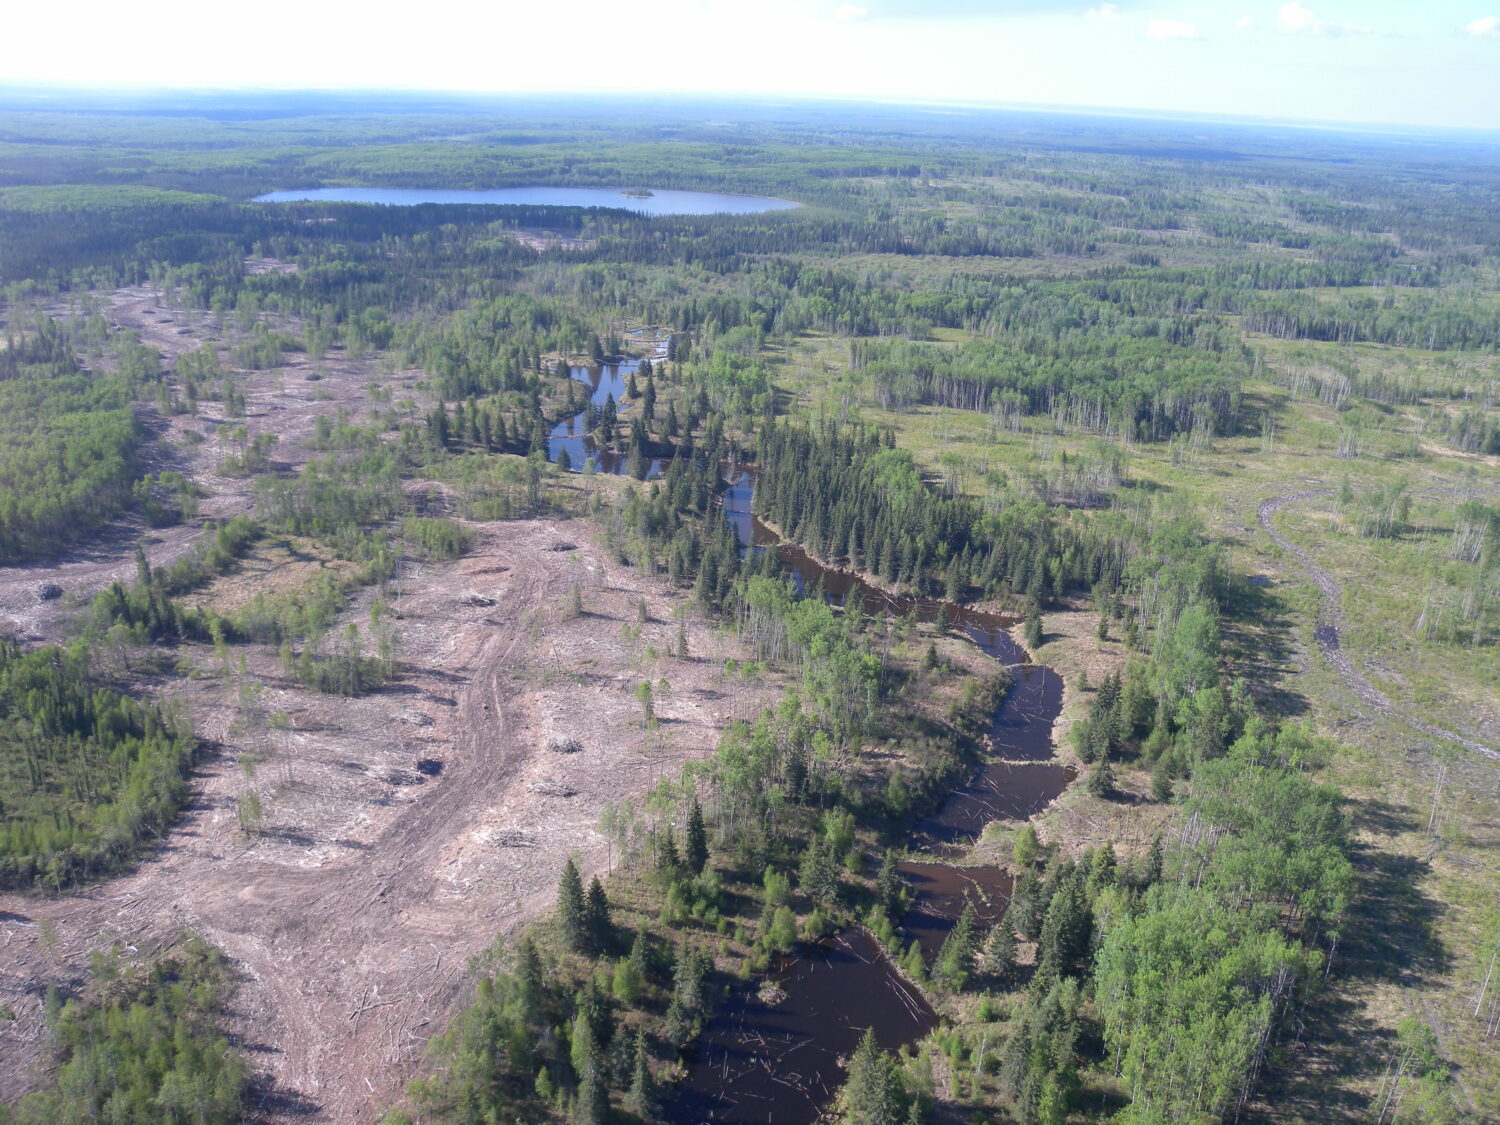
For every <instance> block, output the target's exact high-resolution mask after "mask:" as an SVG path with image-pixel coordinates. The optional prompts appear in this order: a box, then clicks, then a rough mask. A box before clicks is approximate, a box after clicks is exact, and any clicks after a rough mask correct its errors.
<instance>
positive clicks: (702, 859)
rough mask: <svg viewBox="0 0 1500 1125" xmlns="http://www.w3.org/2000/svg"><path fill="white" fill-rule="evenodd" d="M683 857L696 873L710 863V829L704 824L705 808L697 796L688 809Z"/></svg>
mask: <svg viewBox="0 0 1500 1125" xmlns="http://www.w3.org/2000/svg"><path fill="white" fill-rule="evenodd" d="M683 859H684V860H685V861H686V863H687V869H688V870H689V871H691V872H692V873H693V874H694V875H697V874H699V873H700V872H701V871H702V870H703V868H704V866H705V865H706V864H707V863H708V830H707V829H706V828H705V827H704V826H703V808H702V806H700V805H699V804H698V798H697V797H694V798H693V805H692V808H690V809H689V810H688V823H687V847H686V849H685V852H684V855H683Z"/></svg>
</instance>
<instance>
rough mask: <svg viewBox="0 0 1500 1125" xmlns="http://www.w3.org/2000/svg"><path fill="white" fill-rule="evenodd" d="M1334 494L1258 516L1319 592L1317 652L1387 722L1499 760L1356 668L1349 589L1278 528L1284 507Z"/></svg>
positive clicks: (1319, 493) (1299, 495)
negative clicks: (1349, 636) (1346, 637)
mask: <svg viewBox="0 0 1500 1125" xmlns="http://www.w3.org/2000/svg"><path fill="white" fill-rule="evenodd" d="M1331 495H1333V489H1331V488H1312V489H1304V490H1302V491H1300V492H1288V493H1285V494H1284V495H1281V496H1273V497H1271V499H1269V500H1266V501H1263V502H1262V503H1261V505H1260V508H1259V509H1258V510H1257V512H1256V516H1257V518H1258V519H1259V520H1260V526H1261V528H1262V530H1264V531H1265V533H1266V534H1267V535H1269V536H1270V537H1271V541H1272V542H1273V543H1275V544H1276V545H1277V546H1278V547H1280V548H1281V549H1282V550H1284V551H1286V552H1288V553H1289V554H1291V555H1293V556H1294V557H1295V558H1296V559H1297V560H1298V561H1299V562H1300V563H1301V564H1302V570H1303V572H1304V573H1305V574H1306V576H1307V577H1308V578H1309V579H1310V580H1311V581H1312V583H1313V585H1314V586H1316V587H1317V588H1318V595H1319V596H1318V619H1317V622H1316V623H1315V625H1314V629H1313V635H1314V636H1315V637H1316V638H1317V642H1318V649H1319V651H1320V652H1322V654H1323V657H1324V659H1325V660H1327V661H1328V663H1329V664H1330V665H1331V666H1332V667H1333V670H1334V671H1335V672H1337V673H1338V674H1339V678H1340V679H1342V680H1343V681H1344V683H1345V685H1346V686H1347V687H1348V688H1349V690H1350V691H1352V692H1353V693H1354V694H1355V696H1356V697H1357V698H1358V699H1359V700H1360V702H1362V703H1363V704H1365V706H1367V707H1369V708H1370V709H1371V710H1373V711H1375V712H1377V713H1378V714H1380V715H1384V716H1386V717H1388V718H1393V719H1397V720H1399V721H1400V722H1403V723H1405V724H1406V725H1407V726H1409V727H1411V728H1412V729H1413V730H1418V731H1421V732H1422V733H1423V734H1426V735H1430V736H1431V737H1433V738H1440V739H1443V740H1444V741H1446V742H1455V743H1457V744H1458V745H1460V746H1462V747H1463V748H1464V749H1465V750H1468V751H1470V752H1471V753H1475V754H1480V755H1483V756H1484V757H1486V758H1489V759H1491V760H1492V761H1500V752H1497V751H1495V750H1493V749H1491V748H1490V747H1488V746H1485V745H1484V744H1483V743H1481V742H1475V741H1474V740H1473V739H1471V738H1465V737H1464V736H1463V735H1461V734H1457V733H1455V732H1453V731H1451V730H1447V729H1446V728H1444V727H1440V726H1437V725H1436V724H1434V723H1429V722H1427V721H1426V720H1425V719H1420V718H1417V717H1415V716H1413V715H1411V714H1409V713H1408V712H1407V711H1406V710H1405V709H1403V708H1398V707H1397V706H1396V704H1394V703H1393V702H1391V698H1390V696H1388V695H1386V694H1385V693H1384V692H1382V691H1381V690H1380V689H1379V688H1377V687H1375V685H1374V684H1372V683H1370V681H1369V680H1368V679H1366V678H1365V676H1364V675H1363V674H1362V673H1361V672H1360V671H1359V670H1358V669H1356V668H1355V667H1354V663H1353V661H1351V660H1350V659H1349V654H1348V653H1347V652H1345V651H1344V648H1343V639H1342V638H1343V627H1344V613H1343V600H1344V587H1343V584H1342V583H1340V582H1339V580H1338V579H1337V578H1335V577H1334V576H1333V575H1332V574H1330V573H1329V572H1328V571H1327V570H1325V569H1324V568H1323V567H1321V566H1319V565H1318V564H1317V562H1316V561H1315V560H1314V559H1313V557H1312V555H1311V554H1310V553H1309V552H1308V551H1307V550H1306V549H1304V548H1302V547H1299V546H1298V545H1297V544H1295V543H1293V542H1292V541H1291V540H1290V539H1287V538H1286V536H1284V535H1282V534H1281V533H1279V532H1278V531H1277V530H1276V528H1275V526H1274V525H1273V522H1272V521H1273V520H1274V518H1275V516H1276V513H1277V512H1279V511H1281V510H1282V509H1283V508H1286V507H1290V506H1291V505H1293V504H1299V503H1302V502H1303V501H1307V500H1315V499H1317V498H1319V497H1323V496H1331Z"/></svg>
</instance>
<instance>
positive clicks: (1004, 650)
mask: <svg viewBox="0 0 1500 1125" xmlns="http://www.w3.org/2000/svg"><path fill="white" fill-rule="evenodd" d="M753 498H754V480H753V478H752V477H751V475H750V474H749V473H743V472H742V473H739V474H738V475H737V477H736V479H735V480H734V481H733V483H732V484H730V486H729V487H728V488H726V489H725V490H724V493H723V505H724V515H725V518H726V519H728V520H729V522H730V523H731V524H732V525H733V527H734V529H735V534H736V535H737V536H738V538H739V541H740V544H741V546H742V548H743V549H744V550H746V551H765V550H774V551H775V552H776V555H777V558H778V559H779V560H780V561H781V564H782V566H783V568H784V569H785V570H786V571H787V573H788V574H789V575H790V577H791V578H792V579H793V581H794V582H795V583H796V584H797V587H798V589H799V590H802V591H804V592H805V591H808V590H814V589H821V590H822V592H823V595H824V596H825V597H827V598H828V599H829V600H831V601H834V602H836V603H838V604H847V603H848V600H849V598H850V597H852V596H855V595H857V596H858V597H859V598H860V599H861V605H862V608H863V609H864V611H865V612H866V613H870V614H890V615H894V616H906V615H907V614H914V615H915V616H916V618H917V620H919V621H925V622H934V621H942V622H944V623H945V624H946V625H947V626H948V627H949V628H952V629H956V630H960V631H962V632H963V633H964V634H965V635H967V636H968V637H969V638H970V639H971V640H972V641H973V642H974V643H975V644H976V645H978V646H979V647H980V648H981V649H982V650H983V651H984V652H986V653H988V654H989V655H990V656H992V657H994V658H995V659H996V660H997V661H998V662H999V663H1000V664H1002V665H1004V666H1005V667H1007V668H1009V669H1010V671H1011V674H1012V676H1013V677H1014V686H1013V687H1012V688H1011V690H1010V691H1009V692H1008V693H1007V694H1006V697H1005V699H1004V701H1003V702H1002V703H1001V705H1000V707H999V708H998V709H997V710H996V712H995V718H994V721H993V723H992V724H991V727H990V732H989V733H990V744H991V745H990V754H989V755H988V756H987V758H986V760H985V762H984V764H983V765H982V766H981V767H980V769H979V771H978V772H977V773H976V775H975V776H974V777H973V779H971V780H970V781H969V782H968V783H967V784H966V785H963V786H960V787H959V788H958V789H955V790H954V792H953V793H952V794H951V795H950V796H949V797H948V799H947V800H945V801H944V802H943V804H942V806H941V807H940V808H939V809H938V810H937V812H936V813H934V814H933V815H932V816H931V817H929V818H927V819H926V820H925V821H923V822H922V823H921V824H919V825H918V826H917V829H916V833H915V840H914V843H916V844H917V845H919V846H920V847H923V848H925V849H927V850H930V851H935V852H938V853H943V852H954V851H959V850H962V849H963V848H965V847H967V846H968V845H970V844H972V843H973V842H974V840H975V839H977V837H978V835H979V834H980V833H981V832H983V831H984V828H985V826H986V825H987V824H989V823H990V822H991V821H994V820H1025V819H1027V818H1028V817H1031V816H1033V815H1034V814H1036V813H1037V812H1040V811H1041V810H1042V809H1043V808H1045V807H1046V806H1047V805H1048V804H1050V803H1051V802H1052V801H1053V800H1055V799H1056V798H1057V797H1058V795H1059V794H1061V793H1062V791H1063V790H1064V789H1065V788H1067V786H1068V785H1069V784H1070V783H1071V782H1072V781H1073V779H1074V777H1076V776H1077V774H1076V771H1075V770H1074V769H1073V768H1072V767H1071V766H1065V765H1063V764H1062V763H1060V762H1055V761H1050V760H1049V759H1051V758H1052V756H1053V755H1052V725H1053V723H1054V722H1055V721H1056V719H1057V716H1058V713H1059V712H1060V711H1061V710H1062V680H1061V678H1059V677H1058V675H1057V674H1056V673H1055V672H1053V671H1052V670H1051V669H1050V668H1046V667H1043V666H1040V665H1033V664H1031V662H1030V657H1029V655H1028V654H1027V653H1026V650H1025V649H1023V648H1022V647H1021V646H1020V645H1018V644H1016V643H1015V641H1013V640H1012V639H1011V638H1010V635H1009V633H1008V631H1007V630H1008V629H1009V628H1010V627H1011V626H1012V625H1014V624H1015V619H1014V618H1007V617H1002V616H999V615H997V614H991V613H981V612H979V611H976V610H971V609H968V608H966V607H963V606H960V605H956V604H954V603H952V602H947V601H942V600H939V599H935V598H908V597H904V596H902V595H897V594H890V593H887V592H886V591H884V590H882V589H880V588H879V587H876V586H873V585H871V584H870V583H868V582H867V581H865V580H864V579H863V578H861V577H859V576H858V575H855V574H851V573H849V572H848V571H842V570H836V569H833V568H829V567H825V566H823V565H822V564H821V563H819V562H818V561H817V560H816V559H813V558H812V557H810V556H809V555H808V554H807V553H806V552H805V551H803V550H802V549H801V548H799V547H796V546H794V545H790V544H785V543H781V542H780V537H779V536H778V535H777V534H776V533H775V532H774V531H773V530H771V529H770V528H769V527H767V526H766V525H765V524H764V523H762V522H761V521H760V520H759V519H757V518H756V517H755V516H754V515H753V514H752V511H751V503H752V500H753ZM901 872H902V875H903V877H905V879H906V880H907V883H908V885H909V886H910V888H911V900H910V902H911V905H910V908H909V909H908V911H907V913H906V916H905V917H904V918H903V919H902V929H903V931H904V935H905V940H906V941H908V942H909V941H912V940H915V941H916V942H917V943H918V944H919V946H920V947H921V949H922V951H923V953H924V955H925V956H926V957H927V959H928V960H929V961H930V960H931V959H932V958H934V957H935V956H936V955H937V952H938V950H939V949H940V948H941V947H942V943H943V939H944V938H946V937H947V935H948V933H949V932H950V931H951V930H952V929H953V926H954V924H955V923H956V922H957V921H958V917H959V915H960V914H961V913H962V911H963V908H964V904H965V902H973V904H974V909H975V914H976V916H977V919H978V921H979V923H980V925H981V926H982V927H983V926H990V925H993V924H994V923H995V922H997V921H999V919H1000V917H1001V916H1002V915H1003V914H1004V912H1005V908H1006V906H1007V905H1008V904H1009V902H1010V895H1011V878H1010V876H1009V875H1007V874H1006V873H1005V872H1003V871H1001V870H1000V869H999V868H997V867H956V866H953V865H951V864H945V863H941V862H934V861H927V860H907V861H905V862H903V863H902V864H901ZM771 981H772V983H774V984H775V985H776V987H777V988H778V989H779V990H781V995H778V996H777V997H776V998H775V1002H774V1003H767V1002H766V1001H765V999H764V998H763V997H762V995H761V992H760V989H759V982H757V984H756V985H751V986H744V987H741V988H739V989H737V990H736V991H735V992H734V994H733V995H732V996H731V997H730V999H729V1001H728V1002H727V1003H726V1004H725V1005H724V1007H723V1008H722V1009H721V1010H720V1012H719V1013H718V1014H717V1015H716V1016H715V1017H714V1018H713V1020H712V1021H711V1022H710V1023H709V1025H708V1027H707V1028H705V1030H704V1033H703V1035H702V1036H701V1037H700V1039H699V1042H698V1046H697V1053H696V1059H695V1061H694V1063H693V1065H692V1067H691V1069H690V1071H689V1074H688V1076H687V1079H686V1081H684V1083H683V1084H682V1086H681V1087H680V1091H679V1092H680V1095H681V1097H680V1099H679V1101H678V1102H677V1103H676V1105H675V1106H674V1107H673V1108H672V1110H671V1114H670V1120H672V1121H674V1122H677V1123H678V1125H702V1123H708V1122H722V1123H725V1125H752V1123H753V1125H813V1123H814V1122H816V1121H817V1120H818V1118H819V1116H820V1114H821V1112H822V1110H823V1108H824V1107H825V1106H826V1105H827V1104H828V1102H829V1100H830V1099H831V1098H832V1097H833V1096H834V1094H835V1093H836V1092H837V1090H838V1087H839V1085H840V1084H841V1083H842V1080H843V1064H842V1062H841V1061H840V1060H841V1059H843V1058H847V1056H848V1055H849V1053H850V1052H852V1051H853V1049H854V1047H855V1046H856V1045H857V1044H858V1042H859V1039H860V1036H861V1035H862V1034H863V1033H864V1029H865V1028H867V1027H871V1028H874V1029H875V1035H876V1038H877V1039H878V1040H879V1042H880V1044H881V1045H882V1046H883V1047H885V1048H886V1049H888V1050H891V1049H895V1048H897V1047H899V1046H901V1045H902V1044H906V1043H912V1042H915V1041H916V1040H918V1039H920V1038H921V1037H922V1036H924V1035H926V1034H927V1032H928V1031H930V1030H931V1029H932V1028H933V1027H934V1026H936V1023H937V1020H936V1016H935V1015H934V1014H933V1012H932V1010H931V1009H930V1008H929V1007H928V1006H927V1004H926V1002H925V1001H924V1000H923V999H922V998H921V996H920V995H918V994H916V993H915V992H914V991H913V990H912V988H911V987H910V986H909V985H907V984H906V983H905V981H904V980H903V979H902V977H901V976H900V975H899V974H898V973H897V972H896V971H895V969H894V968H892V966H891V965H890V963H889V962H888V960H887V959H886V956H885V954H884V951H883V950H882V949H881V947H880V946H879V944H878V943H877V942H876V941H875V939H874V938H873V937H871V936H870V935H869V934H867V933H865V932H864V931H863V930H852V931H849V932H847V933H845V934H842V935H840V936H839V937H837V938H833V939H830V941H828V942H825V943H822V944H821V945H819V946H813V947H806V946H804V947H802V948H801V949H800V950H799V952H798V953H797V954H796V955H794V956H789V957H786V958H783V959H782V961H781V962H780V963H779V964H778V965H777V967H776V969H775V971H774V972H773V974H772V976H771Z"/></svg>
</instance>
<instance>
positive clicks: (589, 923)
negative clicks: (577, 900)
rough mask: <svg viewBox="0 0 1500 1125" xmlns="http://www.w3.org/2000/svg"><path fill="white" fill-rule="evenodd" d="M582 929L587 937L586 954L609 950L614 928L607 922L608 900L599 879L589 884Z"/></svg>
mask: <svg viewBox="0 0 1500 1125" xmlns="http://www.w3.org/2000/svg"><path fill="white" fill-rule="evenodd" d="M583 912H584V929H585V931H586V933H587V936H588V952H590V953H593V954H596V955H597V954H599V953H602V952H604V951H605V950H606V949H608V948H609V946H610V944H611V941H612V940H613V937H614V926H613V925H612V924H611V923H610V920H609V899H608V898H607V897H605V894H604V884H603V883H601V882H599V877H598V876H597V875H595V876H594V879H593V881H592V882H591V883H589V891H588V895H587V896H586V898H585V900H584V905H583Z"/></svg>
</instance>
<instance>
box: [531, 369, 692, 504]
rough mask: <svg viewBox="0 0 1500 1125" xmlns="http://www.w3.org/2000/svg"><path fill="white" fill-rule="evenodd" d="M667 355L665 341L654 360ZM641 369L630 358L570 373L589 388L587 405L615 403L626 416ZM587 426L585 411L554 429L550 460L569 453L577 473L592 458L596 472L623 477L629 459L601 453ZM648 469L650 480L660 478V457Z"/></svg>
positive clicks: (549, 449)
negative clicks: (630, 391) (632, 381)
mask: <svg viewBox="0 0 1500 1125" xmlns="http://www.w3.org/2000/svg"><path fill="white" fill-rule="evenodd" d="M666 354H667V345H666V341H662V343H660V344H658V345H657V348H656V352H655V353H654V354H653V355H652V356H651V359H652V360H653V361H656V360H661V359H664V358H666ZM640 366H641V361H640V360H638V359H627V360H622V361H620V362H619V363H606V364H602V365H600V366H599V367H569V368H568V374H569V376H571V377H572V379H573V381H574V382H577V383H582V384H583V385H584V386H585V387H587V388H588V392H589V393H588V398H587V399H586V400H585V403H586V404H589V405H593V406H596V407H602V406H604V404H605V403H607V402H609V401H610V400H613V401H614V403H615V407H616V409H617V410H618V411H619V412H620V415H621V416H622V417H625V416H626V410H627V407H628V405H629V400H628V399H627V398H626V397H625V389H626V388H627V387H628V386H629V385H630V376H631V375H632V374H633V373H634V372H636V371H638V370H640ZM587 426H588V421H587V411H586V409H585V410H583V411H580V412H579V413H577V414H574V415H572V416H571V417H568V418H566V419H564V420H563V421H561V422H559V423H558V424H557V425H555V426H553V427H552V430H551V432H550V433H548V435H547V460H549V461H554V462H555V461H556V460H557V458H558V455H559V454H561V453H564V452H566V453H567V455H568V460H569V461H570V462H571V463H572V467H573V469H574V470H581V469H582V468H583V467H584V464H585V462H587V461H588V460H590V459H592V460H593V462H594V470H595V472H600V473H608V474H610V475H611V476H624V475H625V474H626V473H628V472H629V471H630V464H629V461H630V459H629V458H628V457H626V456H624V455H622V454H619V453H615V452H613V451H612V450H608V449H606V450H600V448H599V445H598V443H597V442H595V441H594V437H593V435H592V434H590V433H588V432H587ZM645 469H646V479H647V480H650V479H652V478H653V477H659V476H661V473H662V463H661V460H660V459H659V458H650V459H648V461H647V462H646V465H645Z"/></svg>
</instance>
